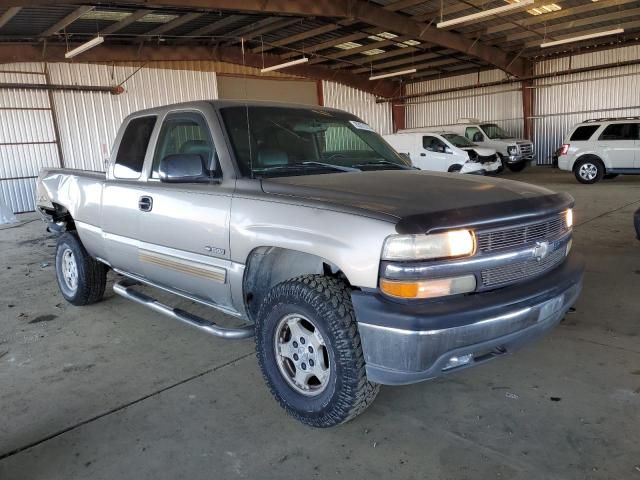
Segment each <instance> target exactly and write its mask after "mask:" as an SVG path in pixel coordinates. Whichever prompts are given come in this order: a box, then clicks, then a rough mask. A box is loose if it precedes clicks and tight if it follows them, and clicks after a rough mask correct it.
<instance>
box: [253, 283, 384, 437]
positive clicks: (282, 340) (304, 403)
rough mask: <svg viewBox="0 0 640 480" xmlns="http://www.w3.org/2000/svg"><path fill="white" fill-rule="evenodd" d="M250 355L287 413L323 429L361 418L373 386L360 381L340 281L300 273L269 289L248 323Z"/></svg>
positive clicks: (361, 367)
mask: <svg viewBox="0 0 640 480" xmlns="http://www.w3.org/2000/svg"><path fill="white" fill-rule="evenodd" d="M255 331H256V336H255V339H256V353H257V357H258V363H259V364H260V368H261V370H262V374H263V376H264V378H265V380H266V382H267V385H268V386H269V388H270V390H271V393H272V394H273V396H274V397H275V398H276V400H277V401H278V403H280V405H281V406H282V407H283V408H284V409H285V410H286V411H287V413H289V414H290V415H291V416H293V417H294V418H296V419H297V420H299V421H300V422H302V423H304V424H306V425H310V426H313V427H330V426H333V425H337V424H340V423H344V422H347V421H349V420H351V419H352V418H354V417H355V416H357V415H359V414H360V413H362V412H363V411H364V410H365V409H366V408H367V407H368V406H369V405H370V404H371V402H373V400H374V399H375V397H376V395H377V394H378V391H379V389H380V387H379V385H376V384H373V383H371V382H369V381H368V380H367V375H366V372H365V362H364V354H363V352H362V346H361V344H360V335H359V333H358V328H357V323H356V319H355V315H354V313H353V307H352V305H351V295H350V294H349V291H348V288H347V286H346V285H345V284H344V282H342V281H340V280H337V279H334V278H330V277H325V276H322V275H306V276H302V277H297V278H294V279H291V280H287V281H285V282H283V283H280V284H278V285H276V286H275V287H274V288H273V289H272V290H271V291H270V292H269V294H268V295H267V297H266V298H265V300H264V301H263V302H262V305H261V307H260V312H259V313H258V317H257V320H256V328H255Z"/></svg>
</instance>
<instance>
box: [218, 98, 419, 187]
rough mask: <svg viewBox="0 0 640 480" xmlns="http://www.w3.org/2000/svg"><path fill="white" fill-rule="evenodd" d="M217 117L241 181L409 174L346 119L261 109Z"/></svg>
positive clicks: (231, 110) (366, 130) (232, 110)
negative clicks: (370, 173)
mask: <svg viewBox="0 0 640 480" xmlns="http://www.w3.org/2000/svg"><path fill="white" fill-rule="evenodd" d="M221 113H222V118H223V120H224V123H225V126H226V128H227V132H228V134H229V137H230V140H231V144H232V147H233V150H234V152H235V156H236V159H237V160H238V164H239V166H240V169H241V171H242V174H243V175H245V176H249V177H256V176H267V175H268V176H284V175H310V174H318V173H334V172H350V171H361V170H379V169H406V168H412V167H410V164H409V163H408V162H407V160H405V159H404V158H402V157H401V156H400V155H399V154H398V153H396V152H395V151H394V150H393V149H392V148H391V146H389V144H387V143H386V142H385V141H384V140H383V139H382V137H380V135H378V134H377V133H375V132H374V131H373V129H371V127H369V126H368V125H367V124H365V123H362V122H361V121H360V120H358V119H357V118H356V117H354V116H352V115H349V114H347V113H342V112H330V111H326V110H320V109H318V110H314V109H312V108H286V107H261V106H259V107H255V106H247V107H244V106H238V107H225V108H222V109H221Z"/></svg>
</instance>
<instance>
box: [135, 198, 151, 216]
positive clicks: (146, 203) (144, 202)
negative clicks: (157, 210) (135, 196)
mask: <svg viewBox="0 0 640 480" xmlns="http://www.w3.org/2000/svg"><path fill="white" fill-rule="evenodd" d="M138 208H139V209H140V210H142V211H143V212H150V211H151V209H152V208H153V198H151V197H149V196H147V195H143V196H142V197H140V199H139V200H138Z"/></svg>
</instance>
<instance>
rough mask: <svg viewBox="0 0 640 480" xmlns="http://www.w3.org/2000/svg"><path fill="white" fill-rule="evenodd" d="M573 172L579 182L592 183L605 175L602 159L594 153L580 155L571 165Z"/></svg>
mask: <svg viewBox="0 0 640 480" xmlns="http://www.w3.org/2000/svg"><path fill="white" fill-rule="evenodd" d="M573 173H574V175H575V176H576V180H578V182H580V183H586V184H592V183H596V182H599V181H600V180H602V178H603V177H604V175H605V168H604V164H603V163H602V160H600V159H599V158H598V157H596V156H595V155H585V156H584V157H580V158H579V159H578V160H577V161H576V163H575V165H574V166H573Z"/></svg>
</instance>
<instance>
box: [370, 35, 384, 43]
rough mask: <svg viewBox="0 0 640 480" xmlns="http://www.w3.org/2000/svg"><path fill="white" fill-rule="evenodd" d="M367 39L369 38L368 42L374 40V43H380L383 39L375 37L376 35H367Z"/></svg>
mask: <svg viewBox="0 0 640 480" xmlns="http://www.w3.org/2000/svg"><path fill="white" fill-rule="evenodd" d="M368 38H369V39H370V40H375V41H376V42H381V41H383V40H384V38H382V37H379V36H377V35H369V37H368Z"/></svg>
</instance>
